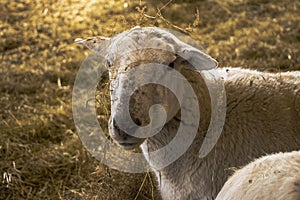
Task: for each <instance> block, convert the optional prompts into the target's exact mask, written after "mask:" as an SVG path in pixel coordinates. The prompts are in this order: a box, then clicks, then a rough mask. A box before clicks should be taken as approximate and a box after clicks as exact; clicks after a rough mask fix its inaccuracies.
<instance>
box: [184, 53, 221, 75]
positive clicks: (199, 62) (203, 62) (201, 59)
mask: <svg viewBox="0 0 300 200" xmlns="http://www.w3.org/2000/svg"><path fill="white" fill-rule="evenodd" d="M181 56H182V57H183V58H184V59H186V60H187V61H189V62H190V63H191V64H192V67H193V69H194V70H197V71H199V70H209V69H214V68H216V67H217V66H218V62H217V61H216V60H215V59H213V58H212V57H210V56H209V55H207V54H205V53H203V52H201V51H200V50H198V49H196V48H194V47H184V48H183V49H182V50H181Z"/></svg>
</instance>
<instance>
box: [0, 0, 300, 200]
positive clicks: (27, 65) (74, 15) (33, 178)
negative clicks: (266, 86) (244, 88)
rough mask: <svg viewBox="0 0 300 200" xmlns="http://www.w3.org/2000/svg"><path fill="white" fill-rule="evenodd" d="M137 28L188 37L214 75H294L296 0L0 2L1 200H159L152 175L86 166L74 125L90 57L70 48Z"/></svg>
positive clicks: (299, 20)
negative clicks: (213, 65) (75, 101)
mask: <svg viewBox="0 0 300 200" xmlns="http://www.w3.org/2000/svg"><path fill="white" fill-rule="evenodd" d="M136 25H140V26H158V27H165V28H172V29H174V30H177V31H181V32H185V33H187V34H189V35H191V37H192V38H194V39H195V40H196V41H198V42H199V44H201V45H202V46H203V47H204V48H205V49H206V50H207V52H208V53H209V54H210V55H211V56H212V57H214V58H216V59H217V60H218V61H219V62H220V67H229V66H231V67H244V68H255V69H258V70H263V71H266V70H267V71H288V70H300V48H299V47H300V1H297V0H277V1H274V0H244V1H242V0H225V1H222V0H200V1H192V0H177V1H176V0H173V1H172V0H171V1H157V0H152V1H142V0H137V1H125V0H121V1H114V0H112V1H109V0H87V1H81V0H73V1H71V0H59V1H54V0H48V1H41V0H15V1H9V0H0V60H1V62H0V63H1V65H0V107H1V110H0V199H112V200H114V199H116V200H117V199H122V200H123V199H126V200H127V199H145V200H147V199H159V196H158V192H157V188H156V186H155V185H156V182H155V178H154V177H153V176H152V175H150V174H129V173H123V172H119V171H116V170H113V169H110V168H108V167H106V166H104V165H102V164H101V163H100V162H99V161H97V160H96V159H94V158H93V157H91V155H90V154H89V153H88V152H87V151H86V150H85V148H84V147H83V145H82V144H81V141H80V139H79V138H78V136H77V133H76V129H75V126H74V122H73V119H72V110H71V106H72V101H71V100H72V95H71V93H72V87H73V83H74V79H75V76H76V73H77V70H78V69H79V67H80V65H81V63H82V61H83V60H84V59H85V58H86V56H87V55H88V54H89V53H90V51H89V50H88V49H86V48H84V47H82V46H80V45H77V44H75V43H74V39H75V38H78V37H83V38H85V37H89V36H96V35H102V36H107V37H110V36H113V35H115V34H117V33H120V32H122V31H124V30H127V29H129V28H131V27H134V26H136ZM106 81H107V80H106V79H103V80H102V82H101V84H105V82H106ZM103 93H105V94H106V91H104V92H103ZM107 97H108V96H107V95H104V104H103V106H102V111H103V113H102V114H103V115H104V117H103V119H102V121H101V120H100V122H101V124H103V125H104V126H106V123H107V117H108V115H107V112H104V110H107V109H108V110H109V108H108V98H107ZM99 112H100V113H101V109H100V111H99Z"/></svg>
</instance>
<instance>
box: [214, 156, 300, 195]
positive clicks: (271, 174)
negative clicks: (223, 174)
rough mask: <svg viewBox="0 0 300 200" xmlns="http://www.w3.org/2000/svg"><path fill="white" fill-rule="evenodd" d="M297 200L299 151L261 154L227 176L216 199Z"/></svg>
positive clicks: (298, 191)
mask: <svg viewBox="0 0 300 200" xmlns="http://www.w3.org/2000/svg"><path fill="white" fill-rule="evenodd" d="M235 199H236V200H240V199H243V200H252V199H257V200H264V199H274V200H275V199H278V200H279V199H284V200H297V199H300V152H299V151H294V152H289V153H278V154H273V155H268V156H264V157H261V158H259V159H257V160H255V161H253V162H251V163H250V164H248V165H246V166H245V167H243V168H242V169H240V170H237V171H236V172H235V174H234V175H233V176H232V177H230V178H229V180H228V181H227V182H226V183H225V185H224V186H223V188H222V190H221V191H220V193H219V194H218V196H217V198H216V200H235Z"/></svg>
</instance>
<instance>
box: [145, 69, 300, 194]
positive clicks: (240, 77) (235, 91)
mask: <svg viewBox="0 0 300 200" xmlns="http://www.w3.org/2000/svg"><path fill="white" fill-rule="evenodd" d="M218 72H219V74H220V75H221V77H223V79H224V84H225V89H226V95H227V114H226V121H225V125H224V128H223V132H222V134H221V137H220V138H219V140H218V142H217V144H216V146H215V147H214V149H213V150H212V151H211V152H210V153H209V154H208V155H207V157H205V158H203V159H199V158H198V157H197V151H195V149H197V150H198V149H199V146H200V145H201V143H202V141H203V139H200V140H199V138H203V137H205V135H203V134H201V133H202V132H203V130H205V129H206V127H207V122H208V121H209V119H207V118H206V116H203V115H205V114H203V112H202V113H201V114H202V119H201V120H202V122H203V123H200V124H201V125H200V128H199V133H198V136H197V137H198V138H196V140H195V142H194V143H193V144H192V146H191V147H190V149H189V150H188V151H187V152H186V153H185V154H184V155H183V156H181V157H180V158H179V159H178V160H177V161H175V162H174V163H172V164H171V165H170V166H168V167H166V168H165V169H162V170H155V166H152V167H153V169H154V172H155V173H156V176H157V177H158V180H159V182H160V190H161V194H162V197H163V199H166V200H169V199H170V200H171V199H178V200H179V199H213V198H215V197H216V195H217V194H218V192H219V191H220V189H221V187H222V186H223V184H224V183H225V181H226V180H227V178H228V176H229V175H230V168H234V167H239V166H243V165H245V164H247V163H248V162H249V161H250V160H252V159H254V158H257V157H259V156H261V155H264V154H266V153H273V152H278V151H292V150H297V149H299V147H300V78H299V77H300V75H299V72H284V73H265V72H258V71H255V70H248V69H240V68H220V69H218ZM183 73H184V72H183ZM186 76H187V77H190V78H191V79H193V80H201V75H200V74H195V73H193V72H186ZM192 84H193V88H194V90H195V91H196V93H197V94H199V96H198V99H199V104H200V106H201V108H200V110H202V111H203V110H205V107H207V106H208V105H209V104H207V101H206V100H203V99H205V97H204V96H205V94H206V95H207V91H203V90H204V89H203V87H202V86H203V85H202V83H199V82H197V81H196V82H194V83H193V82H192ZM199 86H200V87H199ZM206 98H208V97H206ZM205 118H206V119H205ZM176 123H178V122H176V120H173V121H171V122H169V123H168V124H167V125H166V126H165V127H164V129H163V130H162V132H164V131H165V132H166V133H163V134H159V135H158V136H157V137H153V138H148V139H147V140H146V142H145V143H144V144H142V150H143V152H144V154H145V155H146V157H147V153H148V152H149V151H154V150H157V149H159V148H161V147H162V146H164V145H166V144H168V142H169V141H170V138H168V135H172V134H170V132H176V125H175V124H176Z"/></svg>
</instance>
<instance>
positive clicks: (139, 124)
mask: <svg viewBox="0 0 300 200" xmlns="http://www.w3.org/2000/svg"><path fill="white" fill-rule="evenodd" d="M133 121H134V123H135V124H136V125H138V126H141V125H142V122H141V120H140V119H139V118H134V120H133Z"/></svg>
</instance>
